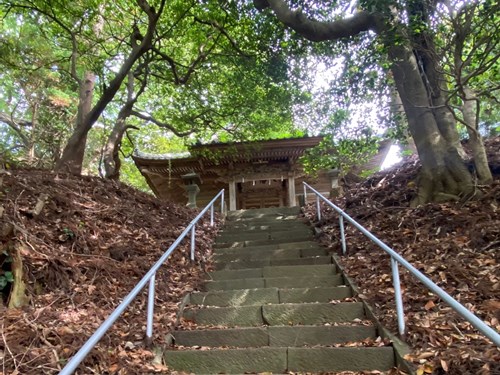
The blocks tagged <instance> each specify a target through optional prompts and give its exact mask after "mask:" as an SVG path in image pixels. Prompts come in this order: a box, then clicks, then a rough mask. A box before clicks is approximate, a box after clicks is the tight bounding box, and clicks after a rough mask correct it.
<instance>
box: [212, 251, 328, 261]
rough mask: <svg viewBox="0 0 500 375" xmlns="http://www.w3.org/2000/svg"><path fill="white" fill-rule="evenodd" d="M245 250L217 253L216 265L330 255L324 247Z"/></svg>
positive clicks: (215, 255) (215, 257)
mask: <svg viewBox="0 0 500 375" xmlns="http://www.w3.org/2000/svg"><path fill="white" fill-rule="evenodd" d="M244 249H245V248H243V249H241V250H236V249H234V251H224V252H216V253H215V254H214V258H213V259H214V261H215V262H216V263H229V262H234V261H252V260H263V261H265V260H269V261H280V260H284V259H294V258H295V259H302V258H310V257H319V256H326V255H328V253H327V250H326V249H325V248H322V247H310V248H304V249H300V248H296V249H275V250H254V251H245V250H244Z"/></svg>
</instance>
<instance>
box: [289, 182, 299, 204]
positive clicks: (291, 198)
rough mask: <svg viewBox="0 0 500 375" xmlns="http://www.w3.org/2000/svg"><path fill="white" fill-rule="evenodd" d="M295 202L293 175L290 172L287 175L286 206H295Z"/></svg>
mask: <svg viewBox="0 0 500 375" xmlns="http://www.w3.org/2000/svg"><path fill="white" fill-rule="evenodd" d="M296 205H297V203H296V202H295V176H294V175H293V174H290V175H289V176H288V206H289V207H295V206H296Z"/></svg>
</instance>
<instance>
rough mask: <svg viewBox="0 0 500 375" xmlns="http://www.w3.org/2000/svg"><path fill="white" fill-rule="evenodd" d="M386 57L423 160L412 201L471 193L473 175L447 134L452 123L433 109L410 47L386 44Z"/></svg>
mask: <svg viewBox="0 0 500 375" xmlns="http://www.w3.org/2000/svg"><path fill="white" fill-rule="evenodd" d="M389 57H390V59H391V61H392V62H393V65H392V72H393V75H394V81H395V83H396V86H397V88H398V92H399V95H400V97H401V100H402V102H403V106H404V109H405V112H406V116H407V118H408V127H409V129H410V133H411V134H412V137H413V139H414V141H415V145H416V147H417V151H418V155H419V157H420V161H421V163H422V170H421V174H420V177H419V190H418V195H417V197H416V198H415V199H414V201H413V202H412V204H413V205H418V204H423V203H427V202H431V201H444V200H450V199H460V198H462V197H464V196H466V195H471V194H473V193H474V184H473V181H472V176H471V174H470V173H469V171H468V170H467V168H466V166H465V163H464V161H463V159H462V158H461V156H460V151H459V148H458V147H457V144H456V142H455V139H454V137H453V136H452V137H450V134H452V133H453V132H454V131H453V130H448V128H452V127H454V126H455V123H454V122H453V121H444V119H445V118H446V117H443V116H441V117H440V116H439V115H437V114H436V112H435V111H434V110H433V107H432V105H431V103H430V102H429V97H428V91H427V89H426V87H425V84H424V82H423V81H422V77H421V74H420V72H419V68H418V62H417V60H416V57H415V54H414V53H413V51H412V49H411V48H409V47H406V46H404V45H399V46H397V45H396V46H395V45H393V46H391V47H389ZM436 117H437V118H436ZM448 119H449V118H448Z"/></svg>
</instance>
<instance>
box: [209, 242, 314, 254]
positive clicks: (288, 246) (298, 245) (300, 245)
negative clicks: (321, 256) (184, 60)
mask: <svg viewBox="0 0 500 375" xmlns="http://www.w3.org/2000/svg"><path fill="white" fill-rule="evenodd" d="M243 245H244V244H241V243H237V244H236V245H234V246H231V247H227V248H217V247H216V248H214V252H215V254H231V253H235V252H239V253H241V252H242V251H243V252H254V251H270V250H292V249H310V248H316V249H318V248H321V246H319V244H318V243H317V242H315V241H294V242H282V243H275V244H268V245H259V246H243Z"/></svg>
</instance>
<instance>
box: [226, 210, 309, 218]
mask: <svg viewBox="0 0 500 375" xmlns="http://www.w3.org/2000/svg"><path fill="white" fill-rule="evenodd" d="M299 214H300V207H270V208H258V209H252V210H237V211H230V212H228V214H227V219H228V220H238V219H248V218H250V219H255V218H262V217H266V216H270V217H280V216H295V217H297V215H299Z"/></svg>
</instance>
